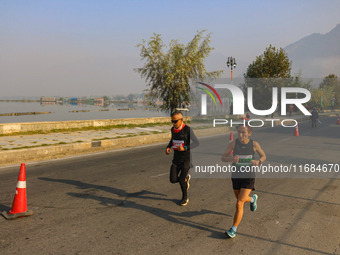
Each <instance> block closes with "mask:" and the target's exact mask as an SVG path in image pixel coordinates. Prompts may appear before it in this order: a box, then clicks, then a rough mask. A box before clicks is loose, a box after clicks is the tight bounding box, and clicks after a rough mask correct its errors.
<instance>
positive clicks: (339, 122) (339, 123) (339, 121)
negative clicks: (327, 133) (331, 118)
mask: <svg viewBox="0 0 340 255" xmlns="http://www.w3.org/2000/svg"><path fill="white" fill-rule="evenodd" d="M336 124H337V125H340V114H339V117H338V121H337V122H336Z"/></svg>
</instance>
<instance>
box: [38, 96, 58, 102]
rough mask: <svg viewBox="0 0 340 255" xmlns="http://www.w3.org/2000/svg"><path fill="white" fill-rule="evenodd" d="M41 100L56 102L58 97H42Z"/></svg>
mask: <svg viewBox="0 0 340 255" xmlns="http://www.w3.org/2000/svg"><path fill="white" fill-rule="evenodd" d="M40 102H41V103H47V102H49V103H56V102H57V98H56V97H40Z"/></svg>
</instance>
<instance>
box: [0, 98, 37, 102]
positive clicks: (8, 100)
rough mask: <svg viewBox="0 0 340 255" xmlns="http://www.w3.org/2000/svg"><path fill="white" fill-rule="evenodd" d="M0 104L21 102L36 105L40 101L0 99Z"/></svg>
mask: <svg viewBox="0 0 340 255" xmlns="http://www.w3.org/2000/svg"><path fill="white" fill-rule="evenodd" d="M0 102H23V103H31V102H32V103H33V102H34V103H36V102H40V100H33V99H0Z"/></svg>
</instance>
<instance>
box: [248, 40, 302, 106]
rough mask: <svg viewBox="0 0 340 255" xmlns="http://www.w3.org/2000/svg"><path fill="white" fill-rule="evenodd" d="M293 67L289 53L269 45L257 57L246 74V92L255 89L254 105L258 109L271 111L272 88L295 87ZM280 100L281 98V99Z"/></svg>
mask: <svg viewBox="0 0 340 255" xmlns="http://www.w3.org/2000/svg"><path fill="white" fill-rule="evenodd" d="M291 65H292V62H291V61H290V60H289V58H288V55H287V53H286V52H285V51H284V50H283V49H282V48H280V49H276V48H275V47H274V46H272V45H269V47H267V48H266V50H265V51H264V52H263V54H262V55H260V56H257V57H256V59H255V61H253V62H252V63H251V64H250V65H249V66H248V68H247V71H246V73H245V74H244V78H245V84H244V87H243V88H244V90H246V88H248V87H252V88H253V104H254V107H255V108H256V109H262V110H263V109H269V108H270V107H271V105H272V87H283V86H293V84H295V83H296V79H292V78H291V74H290V72H291ZM279 98H280V97H279Z"/></svg>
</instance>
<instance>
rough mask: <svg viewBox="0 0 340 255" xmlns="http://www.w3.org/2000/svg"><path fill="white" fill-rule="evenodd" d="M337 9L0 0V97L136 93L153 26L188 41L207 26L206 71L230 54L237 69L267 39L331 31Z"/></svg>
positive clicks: (309, 2)
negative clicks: (143, 44)
mask: <svg viewBox="0 0 340 255" xmlns="http://www.w3.org/2000/svg"><path fill="white" fill-rule="evenodd" d="M339 11H340V1H338V0H284V1H283V0H270V1H269V0H268V1H265V0H264V1H258V0H248V1H245V0H234V1H228V0H221V1H216V0H210V1H208V0H206V1H199V0H192V1H191V0H190V1H184V0H182V1H179V0H178V1H177V0H171V1H170V0H169V1H165V0H158V1H156V0H155V1H151V0H150V1H146V0H138V1H137V0H135V1H132V0H131V1H129V0H126V1H123V0H121V1H115V0H110V1H109V0H98V1H87V0H79V1H74V0H58V1H54V0H50V1H48V0H34V1H33V0H31V1H30V0H23V1H17V0H0V36H1V40H0V88H1V94H0V97H5V96H41V95H45V96H71V95H76V96H90V95H116V94H129V93H141V92H142V91H143V90H144V89H145V88H146V86H145V82H144V80H142V79H141V78H140V76H139V75H138V74H137V73H136V72H134V71H133V68H136V67H141V66H142V62H141V61H140V56H139V49H138V48H136V45H137V44H138V43H140V42H141V41H142V39H148V38H149V37H150V36H152V34H153V33H158V34H162V38H163V40H164V41H165V42H166V44H168V42H169V41H170V40H171V39H179V41H180V42H181V43H185V44H186V43H187V42H188V41H190V40H191V39H192V38H193V36H194V35H195V34H196V32H197V30H202V29H207V31H208V32H212V41H211V46H213V47H214V48H215V50H214V51H213V52H212V54H211V58H210V61H209V60H208V61H207V67H208V71H212V68H218V69H224V70H226V64H225V62H226V59H227V57H228V56H233V57H235V58H236V61H237V62H238V67H237V68H236V69H235V70H234V75H235V76H239V75H242V73H243V72H244V71H245V68H246V67H247V66H248V65H249V64H250V63H251V62H252V61H253V60H254V59H255V57H256V56H258V55H260V54H262V53H263V51H264V50H265V48H266V47H267V46H268V45H269V44H272V45H274V46H276V47H282V48H284V47H285V46H287V45H288V44H290V43H293V42H295V41H297V40H299V39H301V38H302V37H304V36H307V35H309V34H312V33H321V34H324V33H327V32H329V31H330V30H331V29H332V28H334V27H335V26H336V24H338V23H340V15H339ZM224 76H225V77H226V76H230V71H229V70H228V72H225V74H224Z"/></svg>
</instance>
